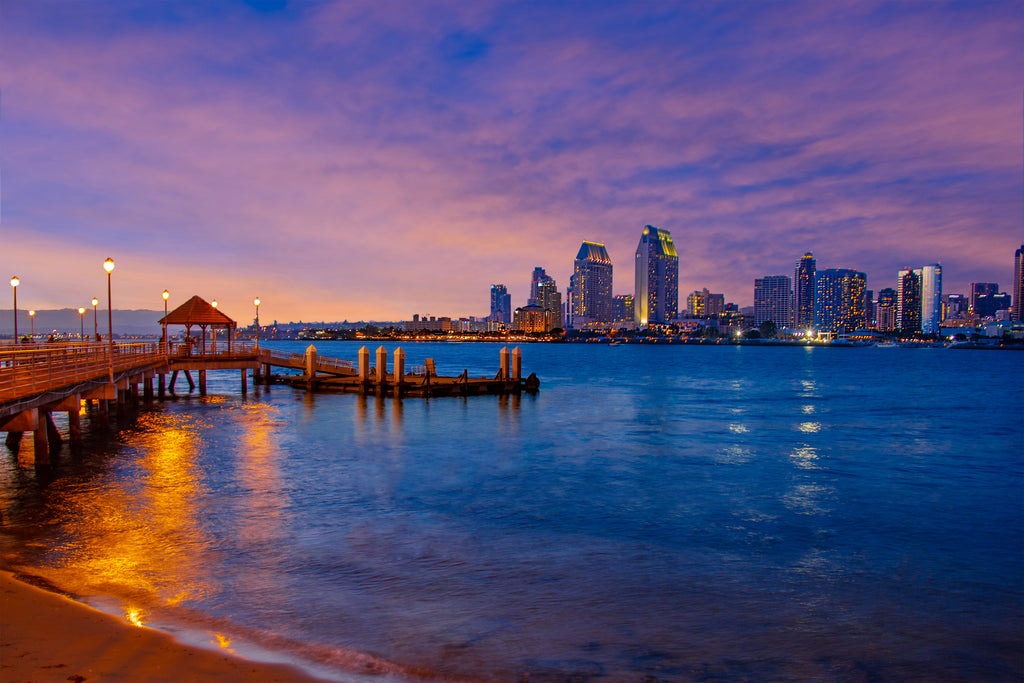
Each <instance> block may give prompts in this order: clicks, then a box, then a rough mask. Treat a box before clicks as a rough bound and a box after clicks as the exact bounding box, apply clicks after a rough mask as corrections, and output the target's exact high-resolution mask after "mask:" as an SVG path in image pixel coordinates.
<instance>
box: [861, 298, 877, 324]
mask: <svg viewBox="0 0 1024 683" xmlns="http://www.w3.org/2000/svg"><path fill="white" fill-rule="evenodd" d="M876 325H877V322H876V321H875V293H874V292H872V291H871V290H870V289H867V290H864V327H869V328H874V327H875V326H876Z"/></svg>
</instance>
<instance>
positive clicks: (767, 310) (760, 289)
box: [754, 275, 793, 327]
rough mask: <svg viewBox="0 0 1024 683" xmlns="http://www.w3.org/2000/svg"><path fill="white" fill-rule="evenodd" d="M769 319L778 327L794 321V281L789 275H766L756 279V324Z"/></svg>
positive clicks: (787, 325)
mask: <svg viewBox="0 0 1024 683" xmlns="http://www.w3.org/2000/svg"><path fill="white" fill-rule="evenodd" d="M769 320H770V321H772V322H773V323H775V325H776V326H777V327H789V326H790V325H791V324H792V323H793V281H792V280H790V279H789V276H788V275H765V276H764V277H763V278H758V279H756V280H754V324H755V325H760V324H761V323H763V322H767V321H769Z"/></svg>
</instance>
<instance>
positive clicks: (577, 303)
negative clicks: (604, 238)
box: [571, 242, 612, 328]
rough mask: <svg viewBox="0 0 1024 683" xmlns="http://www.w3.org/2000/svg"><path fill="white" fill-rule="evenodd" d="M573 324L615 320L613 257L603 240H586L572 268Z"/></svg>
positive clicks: (581, 324) (578, 325) (574, 325)
mask: <svg viewBox="0 0 1024 683" xmlns="http://www.w3.org/2000/svg"><path fill="white" fill-rule="evenodd" d="M571 287H572V297H571V302H572V326H573V327H576V328H579V327H582V326H583V325H586V324H587V323H595V322H611V320H612V259H611V257H610V256H609V255H608V250H607V249H605V248H604V245H603V244H601V243H600V242H584V243H583V244H582V245H581V246H580V250H579V252H578V253H577V254H576V261H575V262H574V264H573V271H572V280H571Z"/></svg>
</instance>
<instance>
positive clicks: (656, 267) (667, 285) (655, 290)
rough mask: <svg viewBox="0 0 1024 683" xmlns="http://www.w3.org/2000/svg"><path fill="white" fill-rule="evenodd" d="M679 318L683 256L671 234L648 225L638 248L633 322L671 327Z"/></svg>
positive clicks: (641, 236)
mask: <svg viewBox="0 0 1024 683" xmlns="http://www.w3.org/2000/svg"><path fill="white" fill-rule="evenodd" d="M677 315H679V255H678V254H677V253H676V246H675V244H673V243H672V234H671V233H670V232H669V231H668V230H662V229H660V228H656V227H654V226H653V225H645V226H644V229H643V232H641V233H640V243H639V244H638V245H637V247H636V277H635V288H634V290H633V320H634V321H635V322H636V323H637V324H638V325H650V324H656V323H667V322H668V321H670V320H672V319H673V318H675V317H676V316H677Z"/></svg>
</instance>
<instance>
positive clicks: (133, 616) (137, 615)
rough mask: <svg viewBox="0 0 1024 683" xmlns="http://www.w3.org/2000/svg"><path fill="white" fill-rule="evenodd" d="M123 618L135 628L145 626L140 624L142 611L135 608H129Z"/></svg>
mask: <svg viewBox="0 0 1024 683" xmlns="http://www.w3.org/2000/svg"><path fill="white" fill-rule="evenodd" d="M124 618H125V619H127V620H128V621H129V622H131V623H132V624H134V625H136V626H145V624H144V623H142V610H140V609H139V608H137V607H129V608H128V609H127V610H126V612H125V615H124Z"/></svg>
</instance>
